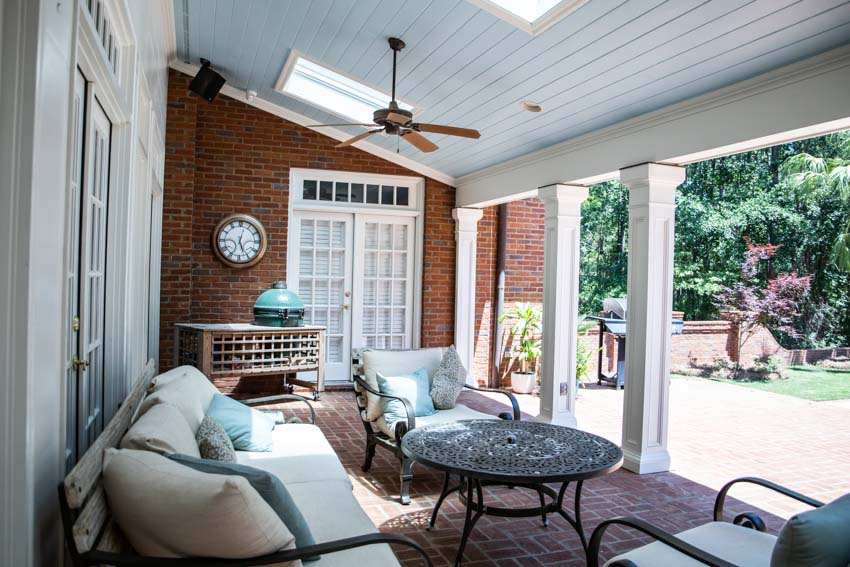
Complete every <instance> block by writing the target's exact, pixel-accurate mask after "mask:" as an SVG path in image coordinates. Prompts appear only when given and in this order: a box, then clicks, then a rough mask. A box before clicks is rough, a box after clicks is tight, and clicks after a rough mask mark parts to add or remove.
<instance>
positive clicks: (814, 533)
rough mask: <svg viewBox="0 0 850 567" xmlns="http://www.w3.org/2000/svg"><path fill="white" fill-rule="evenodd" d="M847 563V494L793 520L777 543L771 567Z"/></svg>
mask: <svg viewBox="0 0 850 567" xmlns="http://www.w3.org/2000/svg"><path fill="white" fill-rule="evenodd" d="M848 561H850V494H846V495H844V496H842V497H840V498H838V499H836V500H833V501H832V502H830V503H829V504H827V505H826V506H823V507H821V508H816V509H814V510H809V511H807V512H803V513H802V514H797V515H795V516H792V517H791V518H790V519H789V520H788V521H787V522H785V525H784V526H782V529H781V530H780V531H779V537H778V538H777V539H776V547H775V548H774V549H773V558H772V559H771V561H770V565H771V567H815V566H817V567H844V565H846V564H847V562H848Z"/></svg>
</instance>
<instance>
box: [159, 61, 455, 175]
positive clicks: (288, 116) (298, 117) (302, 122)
mask: <svg viewBox="0 0 850 567" xmlns="http://www.w3.org/2000/svg"><path fill="white" fill-rule="evenodd" d="M169 66H170V67H171V68H172V69H175V70H177V71H180V72H181V73H185V74H186V75H190V76H195V74H196V73H197V72H198V69H199V68H200V66H199V65H195V64H193V63H185V62H183V61H178V60H172V61H171V63H169ZM221 94H223V95H225V96H229V97H230V98H232V99H235V100H238V101H239V102H242V103H244V104H247V105H249V106H253V107H254V108H259V109H260V110H263V111H265V112H268V113H269V114H274V115H275V116H279V117H280V118H283V119H284V120H289V121H290V122H294V123H295V124H298V125H299V126H304V127H305V128H306V127H307V126H308V125H309V124H315V123H316V121H315V119H312V118H308V117H306V116H304V115H303V114H299V113H298V112H294V111H292V110H289V109H288V108H284V107H283V106H281V105H279V104H275V103H273V102H270V101H268V100H265V99H263V98H260V97H259V96H258V97H255V98H253V99H252V100H248V97H247V92H246V91H243V90H242V89H237V88H236V87H232V86H230V85H228V84H225V85H224V87H222V89H221ZM309 129H310V130H313V131H314V132H318V133H319V134H322V135H323V136H327V137H328V138H333V139H334V140H339V141H340V142H343V141H345V140H347V139H349V138H351V137H352V136H351V134H349V133H348V132H343V131H342V130H339V129H337V128H327V127H324V128H309ZM352 147H355V148H358V149H360V150H363V151H364V152H367V153H370V154H372V155H374V156H377V157H379V158H381V159H384V160H386V161H390V162H392V163H395V164H396V165H400V166H401V167H404V168H407V169H409V170H411V171H415V172H416V173H420V174H422V175H424V176H425V177H430V178H431V179H436V180H437V181H440V182H442V183H445V184H446V185H449V186H451V187H455V186H456V183H457V179H455V178H454V177H452V176H451V175H448V174H447V173H444V172H442V171H439V170H436V169H434V168H433V167H428V166H427V165H424V164H421V163H419V162H418V161H415V160H412V159H410V158H408V157H404V156H401V155H398V154H397V153H395V152H393V151H392V150H388V149H386V148H383V147H381V146H378V145H377V144H373V143H371V142H366V141H363V140H361V141H359V142H357V143H355V144H352Z"/></svg>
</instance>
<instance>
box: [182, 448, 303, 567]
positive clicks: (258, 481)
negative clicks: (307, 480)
mask: <svg viewBox="0 0 850 567" xmlns="http://www.w3.org/2000/svg"><path fill="white" fill-rule="evenodd" d="M168 458H169V459H171V460H172V461H175V462H178V463H180V464H181V465H186V466H187V467H190V468H192V469H194V470H196V471H201V472H204V473H212V474H224V475H227V474H232V475H237V476H241V477H242V478H245V479H246V480H247V481H248V482H250V483H251V486H252V487H254V490H256V491H257V493H258V494H259V495H260V496H261V497H262V499H263V500H265V501H266V503H267V504H268V505H269V506H271V507H272V510H274V511H275V513H276V514H277V515H278V517H279V518H280V519H281V520H282V521H283V523H284V524H286V527H287V529H288V530H289V531H290V532H292V535H294V536H295V546H296V547H298V548H300V547H307V546H308V545H313V544H315V543H316V540H314V539H313V534H312V533H311V532H310V526H308V525H307V520H305V519H304V516H302V515H301V510H299V509H298V506H297V505H296V504H295V501H294V500H293V499H292V496H290V495H289V491H288V490H287V489H286V487H285V486H284V485H283V483H282V482H281V481H280V480H279V479H278V478H277V477H276V476H274V475H273V474H271V473H270V472H267V471H264V470H261V469H258V468H255V467H249V466H246V465H239V464H236V463H222V462H220V461H210V460H206V459H196V458H194V457H190V456H188V455H169V456H168ZM317 559H319V556H318V555H317V556H315V557H311V558H308V559H305V560H304V561H315V560H317Z"/></svg>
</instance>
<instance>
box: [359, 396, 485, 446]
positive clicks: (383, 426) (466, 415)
mask: <svg viewBox="0 0 850 567" xmlns="http://www.w3.org/2000/svg"><path fill="white" fill-rule="evenodd" d="M461 419H499V418H498V417H496V416H495V415H490V414H489V413H481V412H480V411H476V410H474V409H471V408H468V407H466V406H465V405H463V404H456V405H455V407H453V408H452V409H447V410H437V412H436V413H434V414H432V415H426V416H422V417H417V418H416V427H422V426H424V425H433V424H435V423H447V422H452V421H459V420H461ZM375 425H377V426H378V429H380V430H381V431H383V432H384V433H386V434H387V435H389V437H390V439H395V424H394V423H387V420H386V419H384V416H383V415H381V417H379V418H378V419H377V420H376V421H375Z"/></svg>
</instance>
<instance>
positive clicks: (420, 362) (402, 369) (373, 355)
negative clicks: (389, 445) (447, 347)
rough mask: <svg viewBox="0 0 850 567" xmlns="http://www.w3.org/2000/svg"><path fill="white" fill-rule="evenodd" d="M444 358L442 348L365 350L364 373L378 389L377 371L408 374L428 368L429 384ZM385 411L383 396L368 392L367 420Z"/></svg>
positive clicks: (371, 385)
mask: <svg viewBox="0 0 850 567" xmlns="http://www.w3.org/2000/svg"><path fill="white" fill-rule="evenodd" d="M442 360H443V349H442V348H420V349H410V350H364V351H363V375H364V379H365V380H366V383H367V384H369V386H370V387H372V388H374V389H375V390H378V378H377V375H376V372H380V373H381V374H383V375H384V376H393V375H398V374H407V373H408V372H413V371H414V370H416V369H417V368H425V369H426V370H428V381H429V384H430V382H431V380H433V378H434V373H435V372H436V371H437V368H439V366H440V362H441V361H442ZM383 413H384V411H383V408H382V407H381V398H380V397H379V396H376V395H374V394H370V393H369V392H366V420H367V421H375V420H376V419H378V418H379V417H381V415H383Z"/></svg>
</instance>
